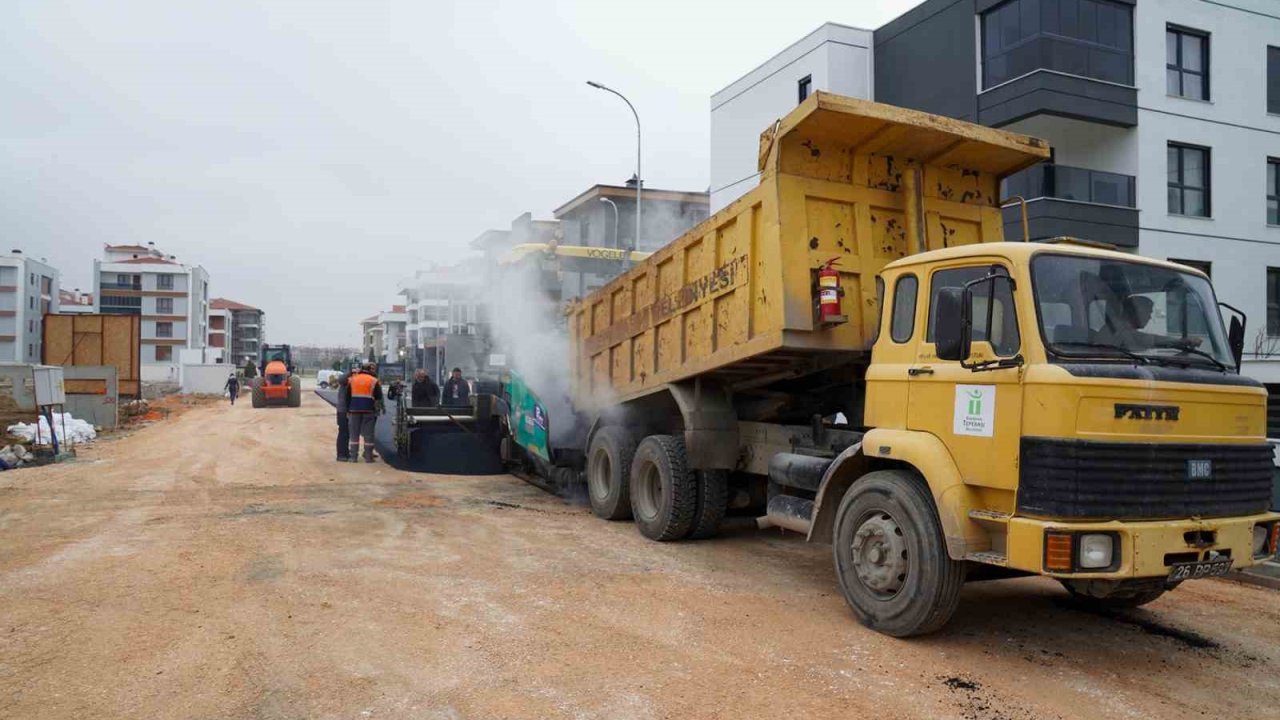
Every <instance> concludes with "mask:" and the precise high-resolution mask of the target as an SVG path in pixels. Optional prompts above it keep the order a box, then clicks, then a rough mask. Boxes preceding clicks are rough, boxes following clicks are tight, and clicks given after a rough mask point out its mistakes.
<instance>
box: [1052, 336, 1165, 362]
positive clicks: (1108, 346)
mask: <svg viewBox="0 0 1280 720" xmlns="http://www.w3.org/2000/svg"><path fill="white" fill-rule="evenodd" d="M1063 345H1071V346H1074V347H1082V348H1096V349H1099V350H1112V351H1115V352H1118V353H1120V354H1121V355H1124V356H1125V357H1127V358H1129V359H1130V360H1133V361H1134V362H1136V363H1138V364H1140V365H1147V364H1149V363H1150V362H1151V358H1150V357H1147V356H1146V355H1139V354H1138V353H1135V352H1132V351H1130V350H1126V349H1124V348H1122V347H1120V346H1119V345H1114V344H1112V343H1096V342H1075V341H1072V340H1066V341H1062V342H1053V343H1045V347H1047V348H1049V351H1050V352H1052V353H1053V354H1054V355H1061V356H1062V357H1069V358H1090V357H1098V354H1097V353H1085V354H1083V355H1082V354H1079V353H1070V352H1062V349H1061V346H1063Z"/></svg>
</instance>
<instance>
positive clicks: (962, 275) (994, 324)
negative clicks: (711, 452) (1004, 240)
mask: <svg viewBox="0 0 1280 720" xmlns="http://www.w3.org/2000/svg"><path fill="white" fill-rule="evenodd" d="M992 273H996V274H1001V275H1007V274H1008V271H1007V270H1005V269H1004V268H1003V267H1000V266H999V265H978V266H975V267H965V268H954V269H950V270H939V271H937V272H935V273H934V274H933V279H932V280H930V281H929V325H928V327H927V328H926V330H925V341H926V342H933V341H934V332H935V331H936V330H937V321H938V318H937V312H938V310H937V308H938V294H939V293H940V292H942V289H943V288H963V287H964V286H965V285H966V284H967V283H969V282H972V281H974V280H981V279H982V278H984V277H986V276H988V275H990V274H992ZM970 312H971V315H970V317H971V318H972V319H973V334H972V335H971V339H972V340H973V341H974V342H989V343H991V349H992V350H994V351H995V353H996V355H998V356H1000V357H1011V356H1013V355H1016V354H1017V353H1018V348H1019V347H1020V346H1021V339H1020V338H1019V336H1018V314H1017V313H1016V312H1015V311H1014V307H1013V291H1012V288H1011V286H1010V284H1009V283H1008V282H1004V281H996V282H992V283H986V284H982V285H980V286H974V289H973V307H972V308H971V310H970Z"/></svg>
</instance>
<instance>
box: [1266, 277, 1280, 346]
mask: <svg viewBox="0 0 1280 720" xmlns="http://www.w3.org/2000/svg"><path fill="white" fill-rule="evenodd" d="M1267 334H1268V335H1270V336H1272V337H1277V336H1280V268H1272V267H1269V268H1267Z"/></svg>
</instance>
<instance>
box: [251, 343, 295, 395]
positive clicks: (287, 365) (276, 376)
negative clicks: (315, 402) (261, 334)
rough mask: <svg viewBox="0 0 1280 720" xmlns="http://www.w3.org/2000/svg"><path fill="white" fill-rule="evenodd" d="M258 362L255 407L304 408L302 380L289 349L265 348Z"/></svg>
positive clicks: (254, 393)
mask: <svg viewBox="0 0 1280 720" xmlns="http://www.w3.org/2000/svg"><path fill="white" fill-rule="evenodd" d="M258 360H259V362H258V371H259V372H258V377H256V378H254V379H253V406H254V407H255V408H260V407H266V406H268V405H275V406H286V405H287V406H288V407H298V406H299V405H301V404H302V378H300V377H298V375H297V373H295V372H294V367H293V355H292V353H291V352H290V351H289V346H288V345H263V346H262V350H261V352H260V353H259V355H258Z"/></svg>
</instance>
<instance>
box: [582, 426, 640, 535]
mask: <svg viewBox="0 0 1280 720" xmlns="http://www.w3.org/2000/svg"><path fill="white" fill-rule="evenodd" d="M635 453H636V441H635V438H634V437H633V436H632V435H631V433H630V432H628V431H627V430H626V428H622V427H618V426H616V425H610V426H607V427H603V428H600V430H598V431H597V432H596V435H595V437H593V438H592V439H591V449H590V450H588V451H587V495H588V496H589V497H590V498H591V512H593V513H595V514H596V516H597V517H601V518H604V519H605V520H629V519H630V518H631V484H630V479H631V461H632V458H634V457H635Z"/></svg>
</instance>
